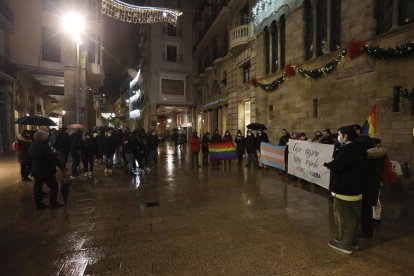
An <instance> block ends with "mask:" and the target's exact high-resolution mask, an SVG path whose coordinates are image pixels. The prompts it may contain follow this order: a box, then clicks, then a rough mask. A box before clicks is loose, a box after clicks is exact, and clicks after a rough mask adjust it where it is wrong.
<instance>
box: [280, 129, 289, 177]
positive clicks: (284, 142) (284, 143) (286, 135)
mask: <svg viewBox="0 0 414 276" xmlns="http://www.w3.org/2000/svg"><path fill="white" fill-rule="evenodd" d="M289 139H290V133H289V132H288V131H287V130H286V129H282V136H281V137H280V139H279V146H285V171H284V172H283V171H282V172H280V173H279V174H284V173H287V171H288V157H289V146H288V143H289Z"/></svg>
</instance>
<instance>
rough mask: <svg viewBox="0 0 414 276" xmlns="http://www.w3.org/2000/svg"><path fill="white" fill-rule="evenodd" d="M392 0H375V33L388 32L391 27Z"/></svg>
mask: <svg viewBox="0 0 414 276" xmlns="http://www.w3.org/2000/svg"><path fill="white" fill-rule="evenodd" d="M392 7H393V5H392V0H375V8H374V11H375V14H374V17H375V19H376V21H377V34H382V33H386V32H388V31H389V30H390V29H391V27H392Z"/></svg>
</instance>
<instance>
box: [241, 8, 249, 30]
mask: <svg viewBox="0 0 414 276" xmlns="http://www.w3.org/2000/svg"><path fill="white" fill-rule="evenodd" d="M240 23H241V24H240V25H246V24H249V4H246V5H245V6H244V7H243V8H242V10H241V11H240Z"/></svg>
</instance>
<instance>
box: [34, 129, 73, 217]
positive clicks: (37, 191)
mask: <svg viewBox="0 0 414 276" xmlns="http://www.w3.org/2000/svg"><path fill="white" fill-rule="evenodd" d="M48 136H49V133H47V132H45V131H42V130H38V131H37V132H36V133H35V134H34V135H33V139H34V143H33V144H32V145H31V146H30V149H29V152H30V158H31V159H32V172H31V174H32V176H33V177H34V186H33V193H34V200H35V204H36V209H37V210H42V209H45V208H47V207H48V205H46V204H44V203H43V202H42V194H43V193H42V185H43V183H45V184H46V185H48V186H49V187H50V194H49V203H50V205H49V208H50V209H54V208H59V207H62V206H63V204H62V203H59V202H58V201H57V195H58V182H57V179H56V175H55V174H56V167H59V168H60V170H61V172H62V174H64V172H65V166H64V165H63V164H62V162H60V160H59V159H58V158H57V157H56V156H55V154H54V153H53V151H52V149H51V148H50V147H49V145H48V143H47V141H48Z"/></svg>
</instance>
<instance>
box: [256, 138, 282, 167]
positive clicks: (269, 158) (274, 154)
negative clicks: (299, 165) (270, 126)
mask: <svg viewBox="0 0 414 276" xmlns="http://www.w3.org/2000/svg"><path fill="white" fill-rule="evenodd" d="M260 162H261V163H262V164H265V165H268V166H271V167H275V168H278V169H280V170H283V171H284V170H285V147H284V146H275V145H272V144H269V143H264V142H262V143H261V144H260Z"/></svg>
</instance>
